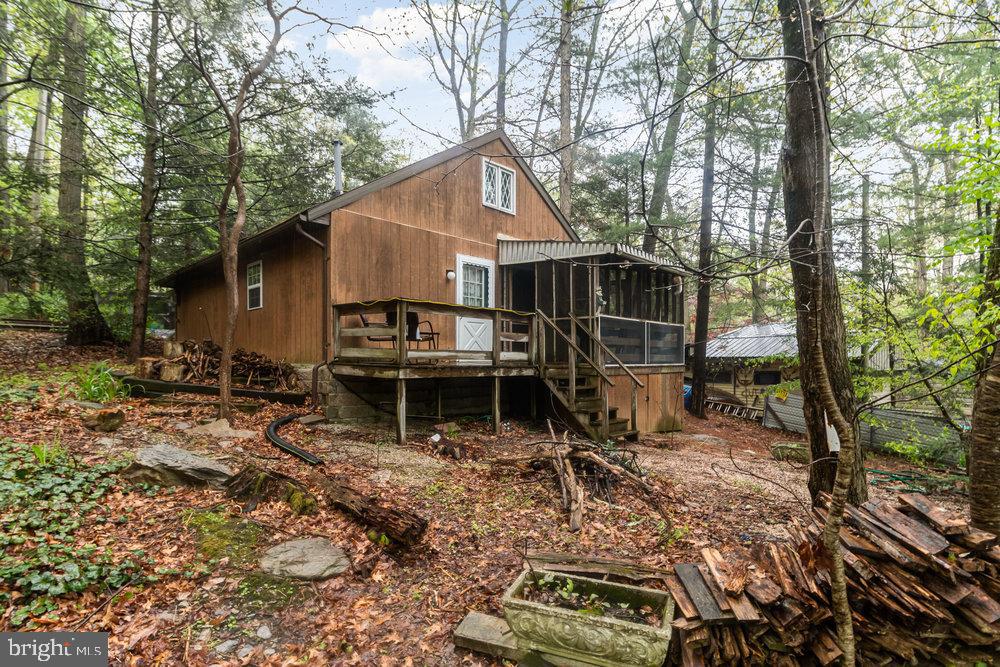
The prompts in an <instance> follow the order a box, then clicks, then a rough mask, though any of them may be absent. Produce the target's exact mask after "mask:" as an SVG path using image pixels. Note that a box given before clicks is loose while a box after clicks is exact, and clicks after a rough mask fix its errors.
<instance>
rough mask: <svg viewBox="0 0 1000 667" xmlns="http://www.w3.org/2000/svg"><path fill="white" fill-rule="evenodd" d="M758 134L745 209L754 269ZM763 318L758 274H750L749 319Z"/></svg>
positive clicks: (756, 244)
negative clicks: (748, 196) (747, 205)
mask: <svg viewBox="0 0 1000 667" xmlns="http://www.w3.org/2000/svg"><path fill="white" fill-rule="evenodd" d="M760 152H761V145H760V136H759V135H755V136H754V138H753V169H752V170H751V171H750V210H749V211H747V228H748V229H747V232H748V234H749V235H750V262H751V264H750V266H751V267H753V268H754V269H756V268H757V267H759V266H760V264H761V261H760V258H759V257H758V256H757V251H758V249H759V247H760V245H762V244H759V243H758V242H757V198H758V193H759V192H760ZM763 319H764V307H763V304H762V303H761V297H760V276H759V275H758V274H757V273H756V272H754V273H752V274H751V275H750V321H751V322H753V323H754V324H758V323H759V322H760V321H761V320H763Z"/></svg>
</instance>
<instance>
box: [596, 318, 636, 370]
mask: <svg viewBox="0 0 1000 667" xmlns="http://www.w3.org/2000/svg"><path fill="white" fill-rule="evenodd" d="M601 340H602V341H603V342H604V344H605V345H607V346H608V347H609V348H611V351H612V352H614V353H615V354H617V355H618V358H619V359H621V360H622V361H623V362H624V363H626V364H644V363H646V323H645V322H642V321H641V320H626V319H622V318H618V317H602V318H601Z"/></svg>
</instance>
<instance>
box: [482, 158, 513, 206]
mask: <svg viewBox="0 0 1000 667" xmlns="http://www.w3.org/2000/svg"><path fill="white" fill-rule="evenodd" d="M516 200H517V184H516V182H515V179H514V171H513V170H511V169H507V168H506V167H501V166H500V165H498V164H497V163H495V162H490V161H489V160H483V205H484V206H489V207H490V208H495V209H498V210H500V211H504V212H506V213H513V212H514V207H515V202H516Z"/></svg>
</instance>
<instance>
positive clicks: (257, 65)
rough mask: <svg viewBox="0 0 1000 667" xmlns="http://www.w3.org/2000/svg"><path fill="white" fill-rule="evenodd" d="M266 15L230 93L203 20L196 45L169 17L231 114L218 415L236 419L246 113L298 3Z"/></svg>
mask: <svg viewBox="0 0 1000 667" xmlns="http://www.w3.org/2000/svg"><path fill="white" fill-rule="evenodd" d="M265 6H266V10H267V15H268V16H269V17H270V20H271V31H270V35H269V36H268V41H267V45H266V47H265V49H264V53H263V55H261V56H260V58H258V59H256V60H253V59H246V60H244V59H242V58H241V59H239V60H238V61H237V62H234V63H233V67H234V68H239V70H238V72H237V73H236V74H235V75H234V76H233V77H232V78H233V79H234V80H235V86H234V88H235V90H234V92H233V93H232V94H231V93H230V92H227V91H224V90H223V87H224V85H225V84H224V83H223V81H222V80H221V77H220V76H219V75H218V70H217V69H216V67H215V66H213V65H210V64H209V63H210V57H209V56H208V55H207V54H206V52H205V50H206V48H207V44H206V42H205V35H204V33H203V31H202V28H201V26H200V25H199V24H198V23H197V22H195V21H191V22H189V25H188V29H187V30H186V31H185V32H186V33H190V35H191V40H192V43H191V46H190V47H189V46H187V45H186V44H185V41H184V39H182V38H180V37H179V35H178V33H177V32H176V31H175V30H174V28H173V25H172V21H168V22H167V26H168V28H170V32H171V35H172V36H173V38H174V41H175V42H176V43H177V44H178V46H179V47H180V48H181V50H182V52H183V54H184V57H185V58H186V59H187V60H188V62H190V63H191V65H192V66H193V67H194V68H195V70H197V72H198V73H199V74H200V75H201V78H202V79H203V80H204V82H205V84H206V85H207V86H208V88H209V89H210V90H211V91H212V94H213V95H214V96H215V100H216V102H217V103H218V105H219V108H220V109H221V110H222V113H223V115H224V116H225V119H226V127H227V130H228V134H229V140H228V149H227V155H226V165H225V172H226V182H225V185H224V187H223V190H222V196H221V197H220V198H219V204H218V207H217V211H218V218H217V225H218V231H219V250H220V254H221V255H222V272H223V276H224V278H225V286H226V324H225V328H224V329H223V333H222V356H221V359H220V362H219V416H220V417H222V418H224V419H227V420H229V421H232V370H233V338H234V336H235V334H236V317H237V314H238V313H239V307H240V298H239V276H238V267H239V256H238V250H239V243H240V235H241V234H242V232H243V227H244V225H245V224H246V218H247V195H246V188H245V187H244V184H243V165H244V162H245V158H246V152H245V146H244V144H243V117H244V114H245V113H246V112H247V107H248V105H249V103H250V102H251V100H252V99H253V95H252V94H253V93H254V84H255V83H256V82H257V80H258V79H259V78H260V77H261V75H263V74H264V72H265V71H267V68H268V67H269V66H270V65H271V63H273V62H274V59H275V56H276V55H277V51H278V43H279V42H280V41H281V38H282V36H283V34H284V33H283V31H282V20H283V19H284V18H285V17H286V16H287V15H288V13H289V12H291V11H292V10H294V9H297V6H295V5H293V6H292V7H289V8H287V9H285V10H283V11H280V12H279V11H278V10H277V9H275V7H274V2H273V0H265ZM233 197H235V198H236V209H235V211H231V210H230V202H231V200H232V198H233Z"/></svg>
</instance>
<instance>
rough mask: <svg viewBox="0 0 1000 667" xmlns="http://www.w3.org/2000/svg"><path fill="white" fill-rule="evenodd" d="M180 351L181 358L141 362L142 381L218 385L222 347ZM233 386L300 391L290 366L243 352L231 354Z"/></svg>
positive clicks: (207, 344)
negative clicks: (145, 378) (159, 380)
mask: <svg viewBox="0 0 1000 667" xmlns="http://www.w3.org/2000/svg"><path fill="white" fill-rule="evenodd" d="M172 347H174V348H175V347H176V346H172ZM180 349H181V352H180V354H177V355H175V356H170V357H167V358H164V359H150V358H143V359H141V360H140V362H141V363H140V364H139V371H138V373H139V374H140V376H141V377H148V378H152V379H161V380H165V381H168V382H200V383H210V384H216V383H218V381H219V363H220V360H221V358H222V347H220V346H219V345H216V344H215V343H214V342H212V341H210V340H206V341H204V342H201V343H198V342H195V341H193V340H186V341H184V342H183V343H181V345H180ZM142 362H145V363H142ZM233 384H234V385H242V386H245V387H264V388H266V389H270V390H273V391H300V390H301V389H302V383H301V381H300V380H299V376H298V373H297V372H296V371H295V368H294V367H292V365H291V364H288V363H285V362H284V361H274V360H272V359H270V358H268V357H266V356H264V355H263V354H259V353H257V352H247V351H246V350H244V349H242V348H236V349H235V350H234V351H233Z"/></svg>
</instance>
